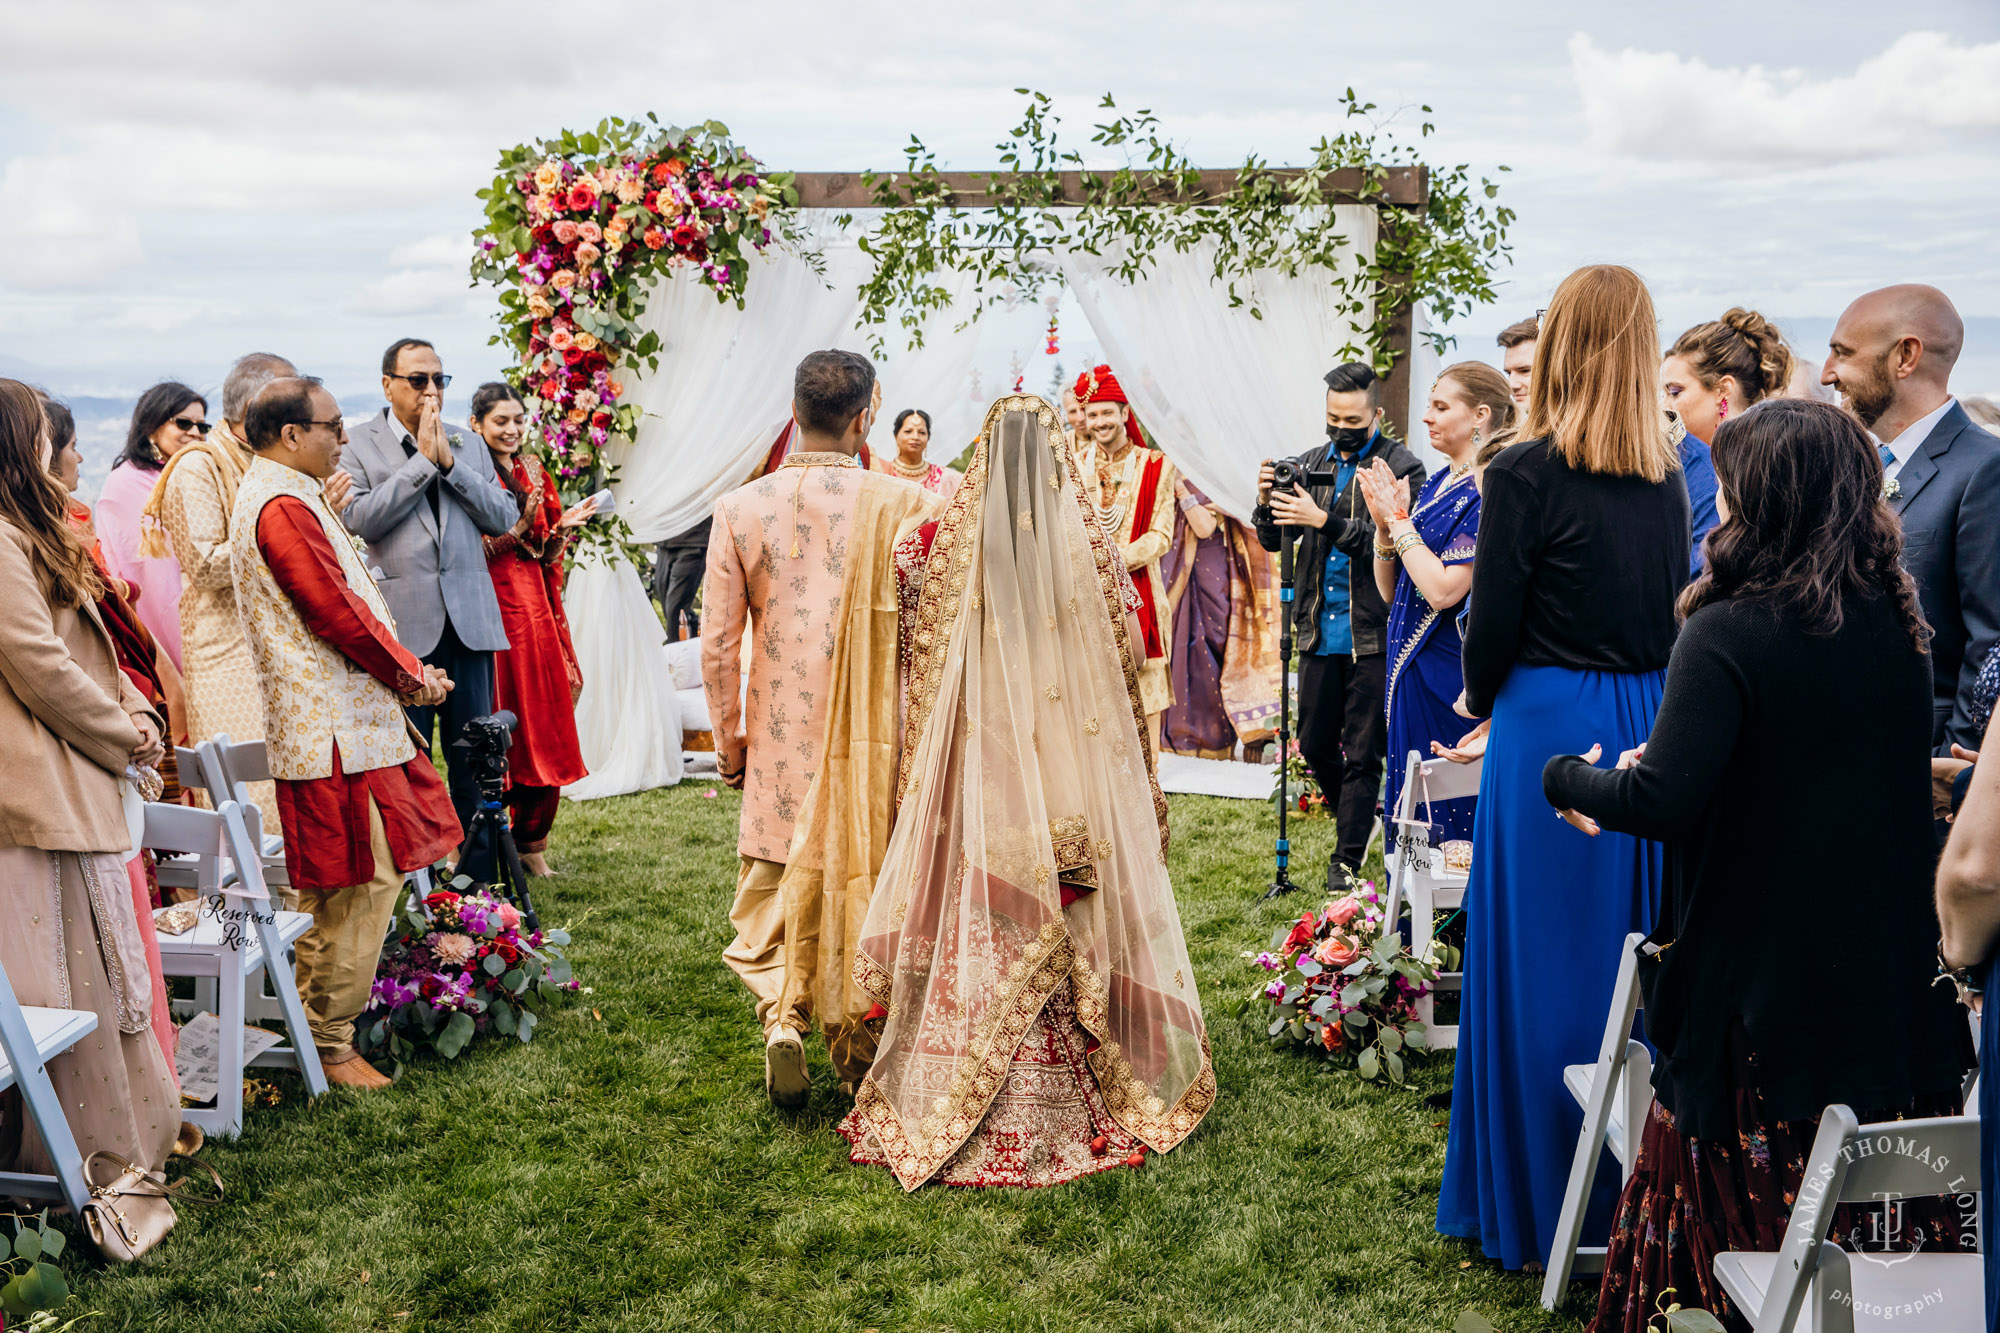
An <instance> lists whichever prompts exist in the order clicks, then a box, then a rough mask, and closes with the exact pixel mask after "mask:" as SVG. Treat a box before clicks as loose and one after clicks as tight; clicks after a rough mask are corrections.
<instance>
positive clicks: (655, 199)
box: [639, 190, 660, 213]
mask: <svg viewBox="0 0 2000 1333" xmlns="http://www.w3.org/2000/svg"><path fill="white" fill-rule="evenodd" d="M639 202H640V203H642V204H644V205H645V206H646V210H647V211H648V212H650V213H657V212H659V211H660V192H659V191H658V190H648V191H646V197H645V198H644V199H641V200H640V201H639Z"/></svg>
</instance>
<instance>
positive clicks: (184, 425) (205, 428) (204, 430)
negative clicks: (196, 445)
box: [174, 417, 215, 435]
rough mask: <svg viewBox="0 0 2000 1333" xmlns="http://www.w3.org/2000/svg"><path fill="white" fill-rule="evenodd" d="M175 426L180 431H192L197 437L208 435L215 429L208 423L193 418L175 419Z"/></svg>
mask: <svg viewBox="0 0 2000 1333" xmlns="http://www.w3.org/2000/svg"><path fill="white" fill-rule="evenodd" d="M174 425H175V427H176V428H178V429H180V430H191V431H193V432H194V433H195V434H197V435H206V434H208V433H209V432H210V431H211V430H214V429H215V427H213V426H211V425H209V424H208V423H207V422H206V421H196V420H195V419H194V418H193V417H175V418H174Z"/></svg>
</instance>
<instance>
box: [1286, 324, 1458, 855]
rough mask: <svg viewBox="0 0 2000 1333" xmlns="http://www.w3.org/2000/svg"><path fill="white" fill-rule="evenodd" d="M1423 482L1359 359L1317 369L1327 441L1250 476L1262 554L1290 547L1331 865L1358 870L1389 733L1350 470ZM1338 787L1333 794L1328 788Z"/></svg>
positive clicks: (1307, 735) (1302, 698) (1380, 625)
mask: <svg viewBox="0 0 2000 1333" xmlns="http://www.w3.org/2000/svg"><path fill="white" fill-rule="evenodd" d="M1378 459H1379V460H1380V461H1381V462H1383V463H1384V464H1386V465H1387V466H1388V468H1389V470H1390V472H1391V473H1393V474H1394V475H1395V476H1397V477H1407V478H1409V480H1410V489H1411V491H1412V492H1415V490H1416V489H1417V488H1419V487H1421V486H1422V485H1423V482H1424V465H1423V464H1422V463H1420V462H1418V461H1417V457H1416V455H1415V454H1412V453H1411V452H1410V451H1409V450H1408V449H1405V448H1404V447H1403V446H1402V445H1400V444H1398V443H1397V442H1396V441H1394V440H1392V439H1390V438H1389V437H1388V436H1386V435H1384V434H1383V433H1382V381H1381V380H1380V379H1379V378H1378V377H1377V376H1376V374H1375V371H1374V370H1373V369H1372V368H1371V367H1370V366H1368V365H1367V364H1366V363H1364V362H1360V361H1350V362H1348V363H1346V364H1345V365H1340V366H1335V367H1334V368H1333V369H1332V370H1330V371H1328V372H1327V375H1326V443H1325V444H1323V445H1321V446H1319V447H1318V448H1315V449H1310V450H1308V451H1306V452H1305V453H1302V454H1299V455H1297V456H1295V457H1292V458H1288V459H1284V460H1282V461H1280V462H1277V463H1273V462H1272V461H1271V460H1269V459H1266V460H1265V462H1264V465H1263V467H1262V468H1261V469H1260V470H1259V472H1258V474H1257V501H1258V503H1257V509H1256V512H1255V513H1254V514H1253V515H1252V518H1253V519H1254V521H1255V523H1256V526H1257V540H1258V542H1259V543H1260V544H1261V545H1262V546H1263V548H1264V549H1265V550H1267V551H1276V550H1279V549H1280V548H1281V547H1282V546H1283V545H1284V544H1285V543H1287V542H1291V541H1296V542H1297V543H1298V555H1297V565H1298V571H1299V572H1298V581H1297V592H1296V594H1295V596H1294V599H1293V601H1292V625H1293V630H1294V633H1295V634H1296V635H1297V639H1298V651H1299V727H1298V737H1299V753H1300V754H1302V755H1303V756H1304V757H1305V761H1306V764H1307V766H1308V767H1310V768H1311V769H1312V774H1313V780H1314V781H1315V782H1317V783H1319V785H1320V790H1322V791H1324V792H1325V793H1326V794H1327V796H1328V798H1329V799H1331V800H1333V801H1334V819H1335V821H1336V824H1337V828H1336V834H1337V837H1338V844H1337V846H1336V849H1335V851H1334V857H1333V863H1332V864H1329V865H1328V867H1327V883H1328V885H1329V886H1330V887H1333V888H1338V887H1339V876H1338V875H1337V873H1336V866H1338V867H1344V868H1345V870H1346V871H1347V872H1348V873H1349V874H1353V873H1354V872H1358V871H1359V870H1360V869H1361V858H1362V857H1363V856H1365V855H1366V854H1367V851H1368V838H1369V835H1370V834H1371V833H1373V832H1374V827H1375V800H1376V797H1377V795H1378V794H1379V793H1380V791H1381V788H1382V747H1383V745H1384V743H1385V741H1386V740H1387V724H1386V721H1385V719H1384V715H1383V706H1382V704H1383V698H1384V695H1385V691H1386V688H1387V683H1388V654H1387V642H1386V639H1387V635H1386V631H1385V626H1386V624H1387V621H1388V618H1389V613H1388V607H1387V605H1386V604H1385V603H1384V601H1383V599H1382V594H1381V591H1380V590H1379V589H1378V588H1377V587H1376V586H1375V574H1374V564H1373V543H1374V538H1375V520H1374V518H1373V517H1372V516H1370V514H1369V512H1368V505H1367V502H1366V501H1365V500H1364V499H1363V497H1362V494H1361V487H1360V485H1359V484H1358V482H1357V480H1356V477H1357V474H1358V473H1359V472H1360V471H1361V469H1362V468H1364V467H1369V466H1371V465H1373V464H1374V463H1375V462H1376V461H1377V460H1378ZM1336 793H1337V794H1336Z"/></svg>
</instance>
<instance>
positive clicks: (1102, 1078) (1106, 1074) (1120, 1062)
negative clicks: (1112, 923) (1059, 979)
mask: <svg viewBox="0 0 2000 1333" xmlns="http://www.w3.org/2000/svg"><path fill="white" fill-rule="evenodd" d="M1070 992H1071V996H1072V998H1073V1000H1074V1001H1075V1004H1076V1019H1077V1022H1079V1023H1081V1024H1082V1025H1083V1030H1084V1031H1085V1032H1088V1033H1089V1034H1090V1035H1091V1036H1093V1037H1095V1038H1097V1049H1096V1050H1095V1051H1093V1052H1091V1053H1090V1055H1089V1057H1088V1059H1089V1061H1090V1069H1091V1072H1092V1073H1093V1074H1095V1075H1096V1076H1097V1089H1098V1091H1099V1092H1101V1093H1102V1094H1103V1095H1104V1106H1105V1109H1106V1110H1108V1111H1110V1112H1111V1115H1112V1118H1113V1119H1115V1120H1117V1122H1118V1123H1119V1124H1120V1125H1122V1126H1124V1127H1125V1129H1126V1130H1127V1131H1128V1132H1129V1133H1130V1134H1131V1135H1132V1136H1133V1137H1134V1138H1136V1139H1138V1140H1139V1141H1140V1142H1142V1143H1144V1144H1145V1145H1146V1146H1147V1147H1148V1148H1151V1149H1152V1150H1153V1151H1154V1152H1169V1151H1171V1150H1172V1149H1173V1148H1175V1147H1176V1146H1178V1145H1179V1144H1180V1142H1181V1141H1182V1140H1183V1139H1185V1138H1187V1136H1188V1135H1190V1134H1192V1133H1194V1131H1195V1127H1196V1126H1197V1125H1199V1124H1201V1122H1202V1118H1203V1117H1204V1116H1206V1115H1207V1114H1208V1112H1209V1109H1210V1108H1211V1107H1213V1106H1214V1105H1215V1095H1216V1090H1215V1062H1214V1060H1213V1059H1212V1058H1211V1057H1210V1055H1209V1050H1208V1033H1207V1032H1206V1031H1202V1032H1199V1033H1197V1034H1196V1035H1197V1036H1199V1037H1200V1038H1201V1069H1200V1071H1199V1072H1197V1073H1196V1074H1195V1076H1194V1080H1193V1081H1192V1082H1190V1083H1189V1084H1188V1086H1187V1089H1186V1091H1184V1092H1182V1093H1181V1095H1180V1097H1179V1098H1178V1099H1176V1100H1175V1102H1174V1104H1173V1105H1172V1106H1168V1105H1167V1104H1166V1103H1164V1102H1162V1101H1161V1100H1160V1098H1159V1097H1158V1096H1157V1095H1156V1094H1155V1093H1154V1092H1153V1089H1152V1088H1151V1087H1149V1086H1147V1084H1146V1082H1145V1080H1144V1079H1142V1078H1140V1077H1139V1075H1138V1074H1137V1073H1136V1072H1135V1071H1134V1070H1133V1068H1132V1063H1131V1061H1129V1060H1127V1059H1126V1058H1125V1052H1124V1051H1123V1050H1122V1049H1121V1048H1120V1047H1119V1045H1118V1043H1117V1042H1116V1041H1115V1040H1113V1039H1112V1034H1111V1012H1110V1005H1109V1002H1108V998H1107V996H1106V992H1105V987H1104V979H1103V978H1102V977H1100V976H1098V975H1097V972H1096V970H1095V969H1094V968H1092V967H1091V966H1090V964H1089V963H1088V962H1086V961H1085V959H1084V956H1083V955H1082V954H1081V953H1077V954H1075V961H1074V962H1073V963H1072V964H1071V965H1070ZM1196 1012H1199V1010H1197V1011H1196Z"/></svg>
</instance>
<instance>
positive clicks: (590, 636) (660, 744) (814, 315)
mask: <svg viewBox="0 0 2000 1333" xmlns="http://www.w3.org/2000/svg"><path fill="white" fill-rule="evenodd" d="M834 216H835V215H834V214H833V213H831V212H828V211H826V210H808V211H807V212H806V213H805V214H804V215H803V221H804V224H805V226H806V227H807V228H808V229H809V230H812V231H814V232H816V234H818V235H819V236H820V237H821V238H822V249H823V252H824V254H825V257H826V276H825V278H823V279H822V278H821V277H820V276H819V275H818V274H816V273H814V272H813V270H812V268H811V267H810V266H809V265H808V264H807V263H806V262H805V261H804V260H802V259H799V258H797V257H796V256H794V255H791V254H787V253H784V252H782V251H779V250H777V249H776V248H775V247H774V248H773V249H772V250H770V251H769V252H767V253H766V254H765V255H763V256H762V257H753V258H751V259H749V260H748V261H747V262H748V263H749V264H750V265H751V273H750V280H749V285H748V288H747V291H746V294H745V301H744V308H743V309H741V310H738V309H737V308H736V306H735V303H733V302H724V301H718V300H716V299H715V294H714V293H713V292H712V291H711V290H710V289H708V288H707V287H704V286H702V285H701V283H700V282H699V280H698V279H697V278H696V277H695V276H694V275H692V274H689V273H685V272H683V273H678V274H675V275H673V276H672V277H669V278H667V279H666V280H664V281H662V282H661V283H660V284H659V285H658V286H657V287H656V288H655V289H654V291H653V294H652V299H651V300H650V301H649V302H648V304H647V307H646V312H645V314H644V315H643V316H642V317H641V322H642V324H643V325H644V326H645V327H646V328H649V329H654V330H656V331H658V333H659V334H660V339H661V347H660V368H659V370H658V372H656V373H653V372H647V373H641V374H636V375H632V376H631V379H630V382H628V385H627V401H629V402H632V403H636V404H637V405H638V406H639V407H640V408H641V409H642V410H643V411H644V412H645V414H646V415H645V417H644V418H643V419H642V420H641V422H640V424H639V430H638V435H637V438H636V439H634V440H633V442H632V443H631V444H630V445H627V446H625V447H624V448H622V449H618V450H612V451H609V457H610V460H611V461H612V462H614V463H617V464H619V465H620V474H619V478H618V482H617V484H616V485H615V486H614V487H613V488H612V489H613V490H614V491H615V492H616V493H617V496H618V512H619V513H620V514H622V515H624V517H625V520H626V522H628V523H630V524H631V525H632V532H633V535H634V536H636V537H637V538H638V539H639V540H640V541H642V542H655V541H661V540H663V539H665V538H667V537H670V536H672V535H674V534H675V533H678V532H685V531H686V530H687V529H689V528H691V527H694V526H695V525H696V524H697V523H699V522H701V521H702V520H703V519H704V518H707V517H708V516H709V515H710V514H711V513H713V512H714V510H715V502H716V501H717V500H719V499H721V498H722V496H724V495H725V494H727V493H728V492H730V491H732V490H734V489H735V488H736V487H738V486H740V485H742V484H743V483H744V482H745V481H747V480H748V479H749V477H750V473H751V472H752V471H753V470H755V468H756V467H757V465H758V463H759V462H760V461H761V460H762V458H763V456H764V454H765V453H766V451H768V450H769V449H770V447H771V444H772V442H773V441H774V440H776V439H777V436H778V431H779V430H780V428H782V427H783V425H784V423H785V422H786V421H787V420H788V419H789V418H790V415H791V398H792V369H793V367H794V366H796V365H797V364H798V363H799V359H800V358H801V357H803V356H804V355H805V354H806V353H807V352H810V351H813V350H815V349H817V348H821V347H833V346H835V345H837V344H838V343H839V342H840V340H841V337H842V336H843V335H844V334H846V333H847V332H848V331H849V330H851V329H852V328H853V327H854V320H855V317H856V315H857V314H858V313H859V311H860V309H861V301H860V297H859V295H858V294H857V293H858V290H859V286H860V282H861V275H862V272H863V265H862V256H861V254H860V252H859V251H858V250H857V249H856V247H855V246H854V244H853V242H852V241H851V240H845V239H842V238H840V237H839V236H838V235H837V234H835V233H834V232H833V228H832V219H833V217H834ZM563 605H564V607H565V608H567V610H568V612H569V618H570V626H571V631H572V636H573V638H574V639H575V642H576V656H577V663H578V665H579V666H580V667H581V668H582V669H583V696H582V697H581V698H580V699H578V700H577V707H576V726H577V734H578V736H579V737H580V738H581V740H582V742H583V761H584V763H585V764H586V765H587V766H588V767H589V769H590V776H589V777H587V778H585V779H584V780H583V781H582V782H579V783H576V784H574V785H573V786H570V787H567V788H565V789H564V791H565V794H566V795H568V796H570V797H572V798H574V799H577V800H589V799H592V798H594V797H598V796H616V795H619V794H621V793H624V792H631V791H643V790H645V789H646V788H648V787H663V786H672V785H673V784H675V783H677V782H679V781H680V780H681V771H682V769H681V722H680V711H679V707H678V703H677V700H676V699H675V694H674V681H673V676H672V674H671V672H670V670H669V668H668V665H667V659H666V657H665V655H664V654H663V653H662V652H661V648H662V646H663V644H664V642H665V637H666V636H665V634H664V632H663V631H662V630H661V629H660V622H659V617H658V615H656V614H655V613H654V611H653V607H652V603H651V602H650V601H649V600H648V598H647V596H646V589H645V586H644V585H643V584H642V583H641V582H640V581H639V575H638V572H637V571H636V570H634V569H633V568H632V566H631V565H630V564H628V563H627V562H625V561H624V560H617V561H614V562H610V563H606V562H604V561H601V560H592V561H586V562H581V563H579V564H578V565H577V566H576V568H575V569H573V570H571V571H570V578H569V583H568V586H567V587H566V589H565V590H564V593H563Z"/></svg>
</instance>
